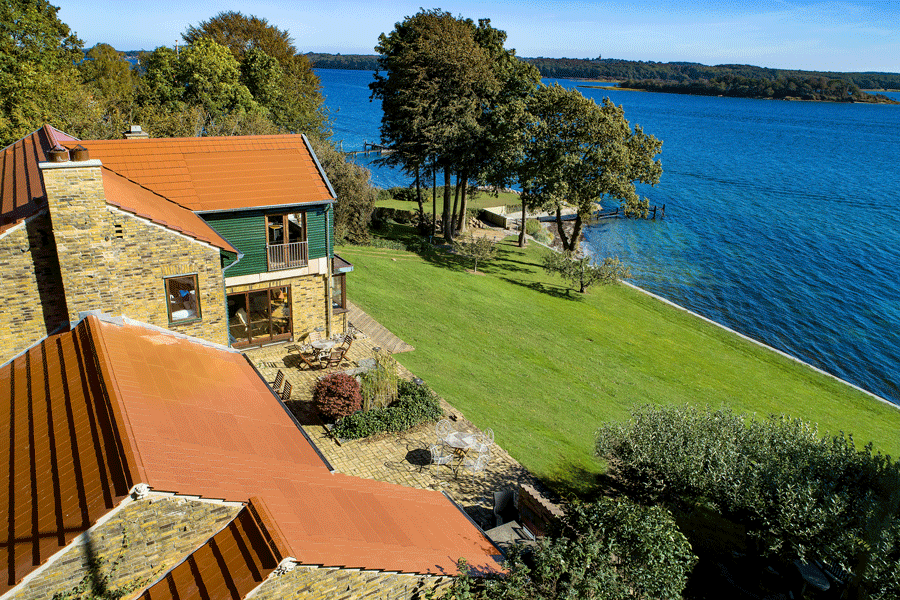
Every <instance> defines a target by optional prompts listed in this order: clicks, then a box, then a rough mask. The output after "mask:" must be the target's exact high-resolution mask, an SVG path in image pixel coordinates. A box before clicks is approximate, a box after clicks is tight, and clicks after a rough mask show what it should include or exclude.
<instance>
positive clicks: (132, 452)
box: [73, 314, 150, 487]
mask: <svg viewBox="0 0 900 600" xmlns="http://www.w3.org/2000/svg"><path fill="white" fill-rule="evenodd" d="M104 317H106V315H104ZM101 322H107V323H115V321H111V320H109V319H108V318H105V319H101V318H100V317H99V316H98V315H97V314H88V315H86V316H85V317H84V319H82V320H81V322H79V323H78V325H77V326H76V327H84V329H85V331H86V333H87V336H88V339H89V341H90V343H91V346H92V349H93V354H94V360H95V361H96V364H97V367H98V369H99V371H100V379H101V381H100V383H101V384H102V387H103V390H104V392H105V395H106V396H107V398H108V401H109V405H110V409H111V410H110V412H111V413H112V417H113V419H114V420H115V424H116V432H117V434H118V437H119V440H120V442H121V444H122V450H123V452H122V453H123V455H124V456H123V458H124V459H125V462H126V464H127V466H128V474H129V476H130V479H131V481H129V482H128V483H129V484H130V485H129V487H133V486H134V485H135V484H137V483H149V482H150V480H149V477H148V476H147V472H146V471H145V470H144V463H143V460H141V454H140V451H139V450H138V447H137V444H135V442H134V440H135V434H134V430H133V428H132V427H131V422H130V420H129V419H128V417H127V411H126V410H125V404H124V402H122V391H121V390H120V389H119V383H118V381H117V380H116V378H115V375H113V369H112V364H111V363H110V361H109V348H107V346H106V340H105V339H104V338H103V334H102V332H101V328H100V326H99V324H100V323H101ZM73 329H74V328H73ZM126 432H127V435H123V434H124V433H126Z"/></svg>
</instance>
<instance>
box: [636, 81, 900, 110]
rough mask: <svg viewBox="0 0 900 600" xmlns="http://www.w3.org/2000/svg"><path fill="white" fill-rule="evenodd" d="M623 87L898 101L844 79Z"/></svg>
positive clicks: (826, 99) (782, 97) (642, 83)
mask: <svg viewBox="0 0 900 600" xmlns="http://www.w3.org/2000/svg"><path fill="white" fill-rule="evenodd" d="M620 87H623V88H633V89H641V90H647V91H649V92H668V93H672V94H693V95H695V96H730V97H733V98H772V99H776V100H814V101H820V102H874V103H884V104H897V102H896V101H894V100H892V99H890V98H888V97H887V96H884V95H882V94H867V93H865V92H863V91H861V90H860V89H859V87H858V86H856V85H854V84H852V83H849V82H847V81H844V80H843V79H832V78H827V77H779V78H777V79H775V80H774V81H768V80H764V79H751V78H749V77H740V76H737V75H722V76H720V77H714V78H712V79H709V80H701V81H685V82H682V83H676V82H671V81H670V82H666V81H648V80H640V81H637V80H631V79H629V80H625V81H623V82H622V83H621V84H620Z"/></svg>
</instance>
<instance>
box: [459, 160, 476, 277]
mask: <svg viewBox="0 0 900 600" xmlns="http://www.w3.org/2000/svg"><path fill="white" fill-rule="evenodd" d="M462 180H463V188H462V201H461V203H460V205H459V225H458V226H457V227H456V230H457V231H458V232H460V233H465V232H466V229H468V228H469V224H468V223H467V221H468V220H469V219H468V218H466V192H468V190H469V174H468V173H467V172H465V171H463V174H462ZM477 270H478V269H476V271H477Z"/></svg>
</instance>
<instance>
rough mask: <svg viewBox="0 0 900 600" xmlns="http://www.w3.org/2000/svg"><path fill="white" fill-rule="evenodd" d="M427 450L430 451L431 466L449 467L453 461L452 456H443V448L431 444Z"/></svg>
mask: <svg viewBox="0 0 900 600" xmlns="http://www.w3.org/2000/svg"><path fill="white" fill-rule="evenodd" d="M429 450H431V464H433V465H449V464H450V461H451V460H453V455H452V454H444V448H443V446H439V445H438V444H432V445H431V447H430V448H429Z"/></svg>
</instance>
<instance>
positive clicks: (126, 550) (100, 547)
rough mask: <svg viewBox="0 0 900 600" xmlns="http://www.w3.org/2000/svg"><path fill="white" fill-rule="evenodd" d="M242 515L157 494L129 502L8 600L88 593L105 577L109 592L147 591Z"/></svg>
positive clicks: (223, 506) (213, 504)
mask: <svg viewBox="0 0 900 600" xmlns="http://www.w3.org/2000/svg"><path fill="white" fill-rule="evenodd" d="M240 510H241V506H240V505H231V504H224V503H220V502H202V501H199V500H189V499H185V498H178V497H172V496H155V495H153V494H151V495H150V496H149V497H147V498H144V499H143V500H137V501H135V502H130V503H128V504H126V505H125V506H124V507H122V509H121V510H119V511H118V512H116V513H115V514H114V515H113V516H112V517H111V518H110V519H109V520H108V521H106V522H104V523H102V524H100V525H95V526H94V527H92V528H91V529H90V530H88V531H87V532H86V533H85V534H84V535H83V536H82V537H81V538H78V539H76V541H75V542H73V543H72V544H70V545H69V546H68V547H67V548H66V549H65V553H64V554H63V555H62V556H59V557H57V558H56V559H55V560H53V562H51V563H50V564H49V565H47V568H46V569H45V570H43V571H42V572H40V573H39V574H38V575H37V576H36V577H34V578H33V579H31V580H29V581H27V583H25V585H23V586H22V588H21V589H16V590H14V591H13V592H12V593H11V595H10V596H9V600H30V599H32V598H33V599H35V600H37V599H46V598H52V597H53V595H54V594H55V593H57V592H67V591H70V590H74V589H75V588H76V587H78V586H79V585H84V584H86V585H87V588H86V589H87V590H90V589H91V585H92V582H96V581H98V580H100V579H102V578H104V577H106V576H108V577H109V579H108V581H107V582H106V585H107V586H108V589H109V590H116V589H119V588H121V587H122V586H126V585H129V584H135V583H140V582H143V583H141V584H140V587H144V586H145V585H148V584H150V583H152V582H153V581H155V580H156V579H158V578H159V577H161V576H162V575H163V574H165V573H166V572H167V571H169V570H170V569H172V568H173V567H175V566H176V565H177V564H178V563H180V562H181V561H182V560H183V559H184V558H185V557H186V556H187V555H188V554H190V553H191V552H193V551H194V550H195V549H196V548H198V547H200V546H201V545H203V544H204V543H206V541H207V540H208V539H209V538H210V537H212V536H213V535H215V533H216V532H218V531H219V530H220V529H222V528H223V527H224V526H225V525H226V524H227V523H228V522H230V521H231V520H232V519H234V517H235V515H237V513H238V512H240ZM91 564H93V565H94V567H93V568H91ZM94 589H95V590H96V589H97V588H96V587H94Z"/></svg>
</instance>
